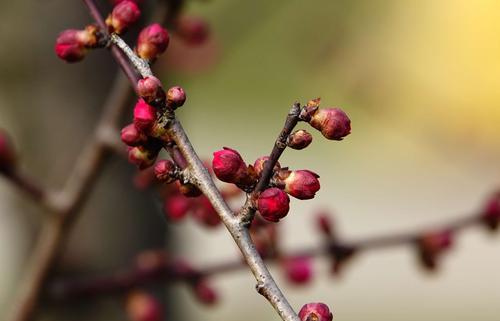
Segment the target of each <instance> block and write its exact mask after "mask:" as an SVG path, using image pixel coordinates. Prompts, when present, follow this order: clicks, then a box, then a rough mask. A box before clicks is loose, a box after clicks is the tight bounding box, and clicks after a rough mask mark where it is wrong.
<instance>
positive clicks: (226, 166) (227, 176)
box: [212, 147, 247, 183]
mask: <svg viewBox="0 0 500 321" xmlns="http://www.w3.org/2000/svg"><path fill="white" fill-rule="evenodd" d="M212 168H213V170H214V173H215V176H217V178H218V179H220V180H221V181H223V182H226V183H237V182H239V181H240V180H242V179H243V178H244V177H245V176H246V175H247V166H246V164H245V162H244V161H243V158H241V155H240V153H238V152H237V151H235V150H234V149H231V148H227V147H224V149H222V150H219V151H216V152H215V153H214V158H213V160H212Z"/></svg>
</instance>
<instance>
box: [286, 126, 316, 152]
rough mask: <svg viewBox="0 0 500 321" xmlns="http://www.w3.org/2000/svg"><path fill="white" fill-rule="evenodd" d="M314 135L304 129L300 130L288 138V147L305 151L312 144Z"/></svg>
mask: <svg viewBox="0 0 500 321" xmlns="http://www.w3.org/2000/svg"><path fill="white" fill-rule="evenodd" d="M312 139H313V137H312V135H311V134H309V133H308V132H307V131H305V130H303V129H299V130H297V131H295V132H294V133H292V134H291V135H290V136H289V137H288V146H289V147H290V148H293V149H297V150H300V149H304V148H306V147H307V146H309V144H311V142H312Z"/></svg>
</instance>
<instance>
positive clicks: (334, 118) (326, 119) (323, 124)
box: [309, 108, 351, 140]
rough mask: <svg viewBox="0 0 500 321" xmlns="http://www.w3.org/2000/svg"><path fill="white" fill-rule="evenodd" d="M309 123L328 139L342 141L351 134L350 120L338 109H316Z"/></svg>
mask: <svg viewBox="0 0 500 321" xmlns="http://www.w3.org/2000/svg"><path fill="white" fill-rule="evenodd" d="M309 123H310V124H311V126H312V127H314V128H316V129H317V130H319V131H321V134H323V136H325V137H326V138H328V139H333V140H342V139H343V138H344V137H345V136H347V135H349V134H350V133H351V120H350V119H349V117H348V116H347V114H346V113H345V112H344V111H343V110H342V109H339V108H324V109H318V110H316V112H315V113H314V114H313V115H312V117H311V120H310V121H309Z"/></svg>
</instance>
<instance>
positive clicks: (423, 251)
mask: <svg viewBox="0 0 500 321" xmlns="http://www.w3.org/2000/svg"><path fill="white" fill-rule="evenodd" d="M452 245H453V233H452V231H449V230H445V231H439V232H430V233H427V234H425V235H422V236H421V237H420V239H419V240H418V250H419V258H420V262H421V263H422V266H423V267H425V268H426V269H428V270H434V269H435V268H436V266H437V259H438V257H439V255H440V254H442V253H443V252H444V251H445V250H448V249H449V248H450V247H451V246H452Z"/></svg>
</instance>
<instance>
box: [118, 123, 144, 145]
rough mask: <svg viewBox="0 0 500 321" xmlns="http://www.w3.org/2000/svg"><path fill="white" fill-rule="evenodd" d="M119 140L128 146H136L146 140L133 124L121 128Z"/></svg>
mask: <svg viewBox="0 0 500 321" xmlns="http://www.w3.org/2000/svg"><path fill="white" fill-rule="evenodd" d="M120 138H121V140H122V142H124V143H125V144H127V145H128V146H137V145H140V144H142V143H144V142H145V141H146V140H147V137H146V135H144V133H142V132H141V131H139V130H138V129H137V127H135V125H134V124H129V125H127V126H125V127H123V128H122V131H121V134H120Z"/></svg>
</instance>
